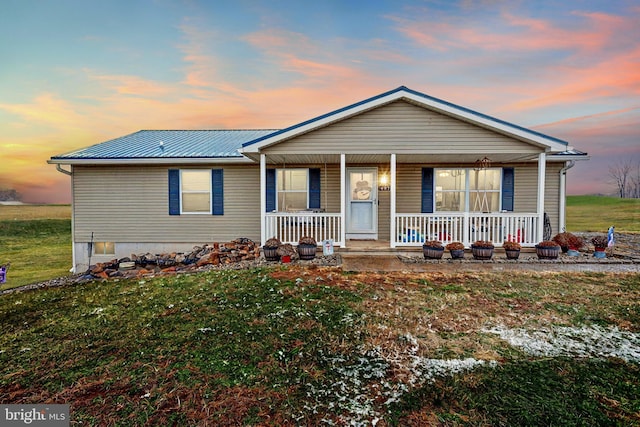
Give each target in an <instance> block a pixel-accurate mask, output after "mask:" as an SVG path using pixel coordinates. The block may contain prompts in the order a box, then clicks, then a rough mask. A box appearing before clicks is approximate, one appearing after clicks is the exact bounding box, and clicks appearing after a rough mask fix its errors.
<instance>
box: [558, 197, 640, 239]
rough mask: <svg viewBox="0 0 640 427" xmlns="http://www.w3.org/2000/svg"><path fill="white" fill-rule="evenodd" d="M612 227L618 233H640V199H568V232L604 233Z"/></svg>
mask: <svg viewBox="0 0 640 427" xmlns="http://www.w3.org/2000/svg"><path fill="white" fill-rule="evenodd" d="M612 225H613V226H615V227H616V231H617V232H618V233H640V199H620V198H617V197H605V196H568V197H567V230H568V231H600V232H604V231H606V230H608V229H609V227H610V226H612Z"/></svg>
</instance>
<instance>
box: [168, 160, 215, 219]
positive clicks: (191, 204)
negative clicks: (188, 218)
mask: <svg viewBox="0 0 640 427" xmlns="http://www.w3.org/2000/svg"><path fill="white" fill-rule="evenodd" d="M168 184H169V197H168V202H169V215H182V214H211V215H224V170H223V169H169V177H168Z"/></svg>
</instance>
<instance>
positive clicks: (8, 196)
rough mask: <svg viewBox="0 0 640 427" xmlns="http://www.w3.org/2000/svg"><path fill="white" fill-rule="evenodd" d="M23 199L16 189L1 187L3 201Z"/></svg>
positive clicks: (0, 197) (0, 198) (0, 192)
mask: <svg viewBox="0 0 640 427" xmlns="http://www.w3.org/2000/svg"><path fill="white" fill-rule="evenodd" d="M21 200H22V195H21V194H20V193H18V192H17V191H16V190H13V189H8V190H4V189H1V188H0V201H2V202H19V201H21Z"/></svg>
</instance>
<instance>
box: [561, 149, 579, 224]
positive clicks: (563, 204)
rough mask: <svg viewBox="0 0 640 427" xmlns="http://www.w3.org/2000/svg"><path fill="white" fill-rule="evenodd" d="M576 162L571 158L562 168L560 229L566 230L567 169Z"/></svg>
mask: <svg viewBox="0 0 640 427" xmlns="http://www.w3.org/2000/svg"><path fill="white" fill-rule="evenodd" d="M575 164H576V162H575V160H569V161H568V162H566V163H565V166H564V167H563V168H562V169H560V212H559V214H560V221H559V222H560V224H559V225H560V231H566V223H565V222H566V208H567V206H566V205H567V199H566V197H567V194H566V193H567V189H566V187H565V186H566V185H567V171H568V170H569V169H571V168H572V167H573V166H574V165H575Z"/></svg>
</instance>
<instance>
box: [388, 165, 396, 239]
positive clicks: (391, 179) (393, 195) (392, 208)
mask: <svg viewBox="0 0 640 427" xmlns="http://www.w3.org/2000/svg"><path fill="white" fill-rule="evenodd" d="M389 163H390V167H389V169H390V171H389V174H390V175H391V176H390V177H389V185H390V186H391V194H390V198H391V200H390V202H389V217H390V218H389V219H390V220H391V224H389V232H390V237H391V238H390V239H389V240H390V241H391V247H392V248H395V247H396V239H395V238H394V236H395V235H396V154H395V153H393V154H391V159H390V161H389Z"/></svg>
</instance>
